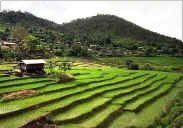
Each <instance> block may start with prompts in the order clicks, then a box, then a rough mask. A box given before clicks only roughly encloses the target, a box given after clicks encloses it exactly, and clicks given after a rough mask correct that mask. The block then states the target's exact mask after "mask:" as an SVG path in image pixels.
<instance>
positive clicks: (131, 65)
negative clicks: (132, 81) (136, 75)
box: [128, 63, 139, 70]
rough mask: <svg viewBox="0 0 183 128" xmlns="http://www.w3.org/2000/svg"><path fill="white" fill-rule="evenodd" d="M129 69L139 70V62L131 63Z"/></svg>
mask: <svg viewBox="0 0 183 128" xmlns="http://www.w3.org/2000/svg"><path fill="white" fill-rule="evenodd" d="M128 69H132V70H138V69H139V65H138V64H134V63H131V64H130V65H129V66H128Z"/></svg>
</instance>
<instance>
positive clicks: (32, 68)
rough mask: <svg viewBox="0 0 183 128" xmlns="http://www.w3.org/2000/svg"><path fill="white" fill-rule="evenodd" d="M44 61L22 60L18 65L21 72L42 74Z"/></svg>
mask: <svg viewBox="0 0 183 128" xmlns="http://www.w3.org/2000/svg"><path fill="white" fill-rule="evenodd" d="M45 63H46V62H45V61H44V60H42V59H33V60H22V61H21V62H20V63H19V66H20V70H21V72H22V73H37V74H44V70H43V69H44V65H45Z"/></svg>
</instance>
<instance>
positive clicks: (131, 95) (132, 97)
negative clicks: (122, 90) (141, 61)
mask: <svg viewBox="0 0 183 128" xmlns="http://www.w3.org/2000/svg"><path fill="white" fill-rule="evenodd" d="M162 83H163V81H157V82H154V83H153V84H151V85H150V87H148V88H145V89H142V90H141V89H140V90H137V91H135V92H132V93H129V94H127V95H122V96H121V97H118V98H116V99H115V100H114V101H113V102H112V103H113V104H125V103H128V102H129V101H131V100H135V99H136V98H137V97H139V96H142V95H144V94H148V93H150V92H151V91H156V90H157V89H159V88H160V87H161V85H162ZM131 102H132V101H131Z"/></svg>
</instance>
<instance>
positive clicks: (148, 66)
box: [144, 64, 153, 70]
mask: <svg viewBox="0 0 183 128" xmlns="http://www.w3.org/2000/svg"><path fill="white" fill-rule="evenodd" d="M144 69H145V70H153V67H152V66H151V65H150V64H145V65H144Z"/></svg>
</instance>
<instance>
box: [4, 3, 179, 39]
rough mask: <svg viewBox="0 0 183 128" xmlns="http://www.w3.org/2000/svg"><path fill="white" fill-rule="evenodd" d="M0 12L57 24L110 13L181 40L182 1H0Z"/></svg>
mask: <svg viewBox="0 0 183 128" xmlns="http://www.w3.org/2000/svg"><path fill="white" fill-rule="evenodd" d="M2 9H6V10H7V9H9V10H21V11H28V12H31V13H33V14H34V15H36V16H39V17H42V18H46V19H49V20H52V21H54V22H56V23H60V24H61V23H63V22H69V21H71V20H74V19H76V18H84V17H89V16H93V15H97V14H113V15H117V16H119V17H122V18H124V19H126V20H129V21H131V22H133V23H135V24H137V25H140V26H142V27H144V28H146V29H149V30H152V31H154V32H158V33H161V34H164V35H167V36H171V37H176V38H178V39H181V40H182V1H2Z"/></svg>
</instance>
